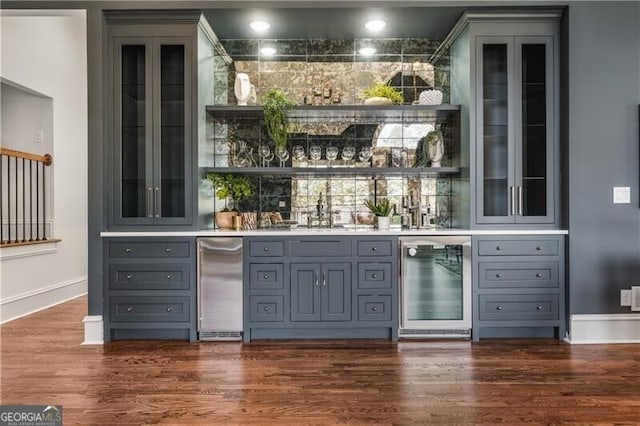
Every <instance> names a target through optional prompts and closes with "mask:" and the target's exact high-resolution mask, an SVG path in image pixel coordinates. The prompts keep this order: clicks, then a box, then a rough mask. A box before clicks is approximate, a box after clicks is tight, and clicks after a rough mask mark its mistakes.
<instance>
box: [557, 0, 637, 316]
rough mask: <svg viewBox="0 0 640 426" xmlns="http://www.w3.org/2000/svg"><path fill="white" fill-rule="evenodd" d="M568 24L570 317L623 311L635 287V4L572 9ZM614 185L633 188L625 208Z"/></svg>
mask: <svg viewBox="0 0 640 426" xmlns="http://www.w3.org/2000/svg"><path fill="white" fill-rule="evenodd" d="M567 21H568V34H569V41H568V48H569V52H568V55H569V58H568V62H569V73H568V84H569V120H568V126H569V128H568V131H569V141H568V151H569V170H568V179H569V181H568V191H569V192H568V194H564V196H565V197H567V196H568V197H569V286H570V287H569V288H570V313H572V314H602V313H617V312H627V313H628V312H629V308H628V307H625V308H622V307H620V306H619V305H620V289H621V288H628V287H629V286H630V285H632V284H635V285H640V220H639V219H640V209H639V208H638V169H639V166H638V104H640V59H639V58H640V3H639V2H615V3H614V2H580V3H571V5H570V7H569V15H568V20H567ZM565 124H567V123H565ZM564 176H565V178H566V177H567V171H566V170H565V174H564ZM614 186H630V187H631V204H615V205H614V204H613V202H612V188H613V187H614Z"/></svg>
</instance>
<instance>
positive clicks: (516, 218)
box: [432, 10, 562, 229]
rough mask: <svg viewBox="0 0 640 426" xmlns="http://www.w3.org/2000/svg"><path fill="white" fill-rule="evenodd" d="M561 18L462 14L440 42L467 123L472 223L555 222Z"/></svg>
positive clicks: (543, 13)
mask: <svg viewBox="0 0 640 426" xmlns="http://www.w3.org/2000/svg"><path fill="white" fill-rule="evenodd" d="M561 17H562V11H560V10H540V11H535V10H526V11H518V12H512V11H510V12H508V13H507V12H500V11H478V12H475V11H474V12H466V13H465V14H464V15H463V16H462V17H461V19H460V21H459V22H458V24H457V25H456V26H455V27H454V29H453V31H452V32H451V34H450V35H449V37H448V39H447V40H446V41H445V43H444V45H445V46H450V47H451V49H450V52H451V79H452V81H454V82H455V84H452V85H451V101H452V102H456V103H459V104H461V105H462V106H463V107H462V110H461V111H462V113H461V123H462V125H461V127H462V128H463V129H465V128H468V132H463V134H462V140H461V145H462V149H463V150H464V149H469V152H470V157H469V158H470V164H469V166H470V176H471V188H470V194H469V195H470V196H469V199H470V221H469V224H470V226H471V227H483V228H488V229H499V228H501V227H504V226H505V225H513V226H517V227H518V228H521V229H526V228H537V229H539V228H545V227H549V226H552V227H554V228H557V227H559V226H560V211H559V209H560V196H559V195H560V182H559V181H560V173H559V168H560V141H559V139H560V131H559V129H560V126H559V124H560V123H559V116H560V101H559V100H560V93H561V91H560V86H559V82H560V77H559V76H560V72H559V70H560V62H559V58H560V55H559V49H560V42H559V38H560V32H559V28H560V19H561ZM432 60H433V58H432ZM461 196H464V193H463V194H461Z"/></svg>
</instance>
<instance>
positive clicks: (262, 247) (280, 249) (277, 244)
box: [249, 241, 284, 257]
mask: <svg viewBox="0 0 640 426" xmlns="http://www.w3.org/2000/svg"><path fill="white" fill-rule="evenodd" d="M249 255H250V256H252V257H270V256H283V255H284V242H282V241H251V242H249Z"/></svg>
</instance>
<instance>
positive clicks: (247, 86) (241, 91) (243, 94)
mask: <svg viewBox="0 0 640 426" xmlns="http://www.w3.org/2000/svg"><path fill="white" fill-rule="evenodd" d="M233 92H234V94H235V95H236V99H237V100H238V105H247V101H248V100H249V97H250V96H251V82H250V81H249V76H248V75H247V74H246V73H243V72H239V73H238V74H236V82H235V84H234V86H233Z"/></svg>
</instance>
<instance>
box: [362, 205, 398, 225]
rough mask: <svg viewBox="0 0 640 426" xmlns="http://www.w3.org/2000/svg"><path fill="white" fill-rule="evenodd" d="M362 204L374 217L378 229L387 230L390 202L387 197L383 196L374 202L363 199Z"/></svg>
mask: <svg viewBox="0 0 640 426" xmlns="http://www.w3.org/2000/svg"><path fill="white" fill-rule="evenodd" d="M364 205H365V206H367V208H368V209H369V211H371V213H373V214H374V216H375V217H376V224H377V227H378V229H380V230H382V231H387V230H389V225H390V220H391V219H390V218H389V216H390V215H391V210H392V209H391V203H390V202H389V199H388V198H383V199H382V200H380V202H379V203H377V204H376V203H375V202H374V201H372V200H364Z"/></svg>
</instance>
